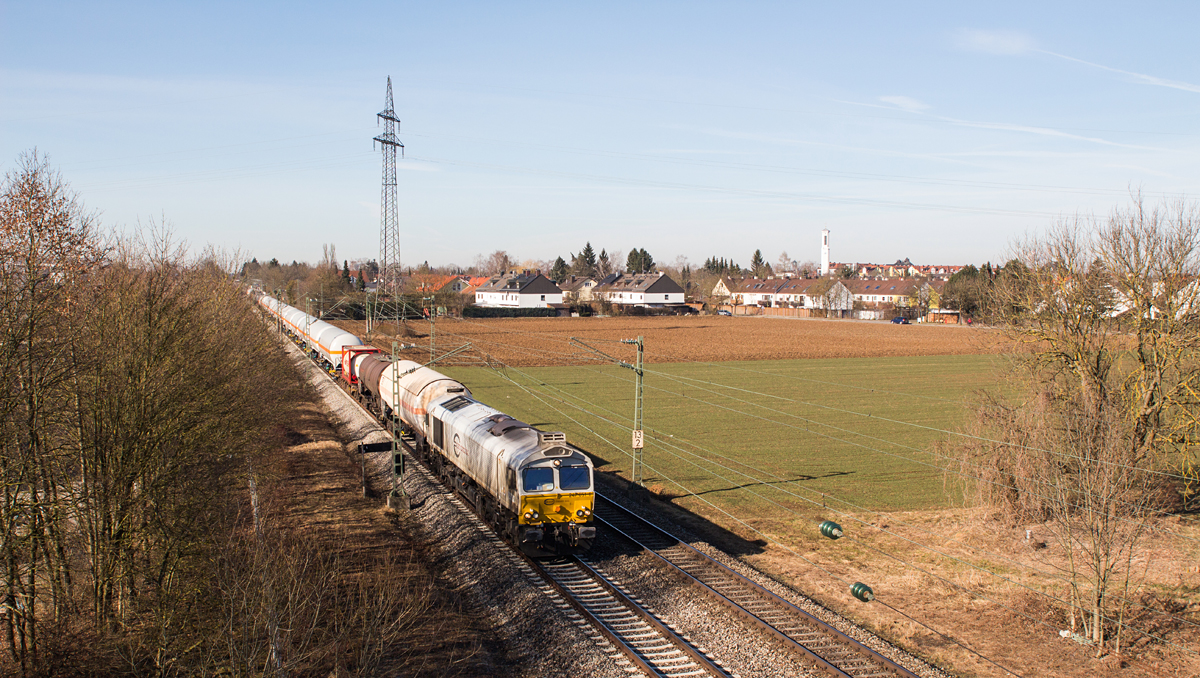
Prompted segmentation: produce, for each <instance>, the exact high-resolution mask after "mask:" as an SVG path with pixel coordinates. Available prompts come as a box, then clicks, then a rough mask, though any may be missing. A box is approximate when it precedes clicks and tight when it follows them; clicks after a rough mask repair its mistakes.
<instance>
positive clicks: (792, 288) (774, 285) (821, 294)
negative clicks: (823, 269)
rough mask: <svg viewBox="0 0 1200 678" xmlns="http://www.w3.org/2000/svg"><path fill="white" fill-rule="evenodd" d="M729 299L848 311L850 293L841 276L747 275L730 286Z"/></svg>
mask: <svg viewBox="0 0 1200 678" xmlns="http://www.w3.org/2000/svg"><path fill="white" fill-rule="evenodd" d="M731 298H732V300H733V301H732V303H734V304H735V305H743V306H775V307H791V308H807V309H823V310H830V311H849V310H851V309H852V308H853V307H854V295H853V293H851V292H850V290H849V288H847V287H846V284H845V283H843V281H841V280H832V281H831V280H830V279H829V278H770V279H767V280H760V279H758V278H747V279H746V280H743V281H742V282H741V283H740V284H738V285H737V287H735V288H734V290H733V294H732V297H731Z"/></svg>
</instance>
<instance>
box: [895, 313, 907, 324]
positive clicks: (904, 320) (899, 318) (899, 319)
mask: <svg viewBox="0 0 1200 678" xmlns="http://www.w3.org/2000/svg"><path fill="white" fill-rule="evenodd" d="M892 324H893V325H907V324H908V318H905V317H904V316H902V315H898V316H896V317H895V318H892Z"/></svg>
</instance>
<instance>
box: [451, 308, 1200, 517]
mask: <svg viewBox="0 0 1200 678" xmlns="http://www.w3.org/2000/svg"><path fill="white" fill-rule="evenodd" d="M514 332H518V333H522V334H531V335H534V336H547V337H548V336H552V335H539V334H538V333H532V332H521V331H519V330H514ZM458 336H460V337H465V335H458ZM610 341H611V340H610ZM489 343H495V344H498V345H502V346H506V347H508V348H514V349H520V350H530V349H529V348H528V347H524V346H519V345H515V344H505V343H503V342H496V341H491V342H489ZM563 355H567V354H565V353H564V354H563ZM578 355H582V356H585V357H587V358H590V359H593V360H594V359H595V358H593V357H592V356H591V355H589V354H578ZM646 371H650V372H652V373H655V374H658V375H660V376H665V377H667V378H668V379H671V378H672V376H673V375H670V374H668V373H664V372H658V371H653V370H646V369H645V368H643V372H646ZM704 383H711V382H704ZM713 385H717V384H713ZM648 388H651V389H656V390H662V391H664V392H665V393H669V394H671V395H676V396H679V397H683V398H687V399H689V400H694V401H696V402H699V403H703V404H707V405H710V406H716V405H714V404H713V403H712V402H711V401H708V400H702V399H699V398H693V397H691V396H687V395H686V394H682V393H676V392H674V391H668V390H666V389H662V388H661V387H656V386H653V385H651V386H649V387H648ZM700 390H707V389H703V388H701V389H700ZM709 392H710V393H713V394H714V395H718V396H720V397H725V398H730V399H731V400H734V401H736V402H740V403H743V404H746V405H751V406H754V407H762V406H760V405H758V404H757V403H751V402H749V401H745V400H741V399H737V398H733V397H732V396H728V395H725V394H720V393H716V392H713V391H709ZM752 393H753V392H752ZM759 395H768V394H759ZM773 397H777V396H773ZM784 400H787V399H786V398H784ZM792 402H798V401H792ZM799 404H805V403H803V402H800V403H799ZM716 407H721V406H716ZM723 409H729V410H730V411H732V412H737V413H740V414H745V415H746V416H751V417H756V418H759V419H762V420H764V421H770V422H772V423H776V424H779V425H783V426H789V427H790V428H795V429H797V430H801V429H800V428H799V427H797V426H790V425H788V424H784V423H783V422H777V421H775V420H773V419H769V418H766V417H761V416H760V415H755V414H748V413H743V412H741V411H740V410H734V409H731V408H723ZM765 409H768V411H770V412H772V413H775V414H780V415H782V416H787V417H793V418H796V419H800V420H802V421H804V422H805V423H806V424H812V425H816V426H823V427H827V428H832V429H834V430H837V431H839V432H841V433H846V434H849V435H855V436H860V437H864V438H867V439H868V440H872V441H875V442H879V443H884V444H887V445H892V446H895V447H898V448H900V449H907V450H911V451H913V452H918V453H924V454H928V455H930V456H934V457H939V458H942V459H945V460H947V461H950V462H951V463H953V464H962V463H964V462H962V460H958V459H955V458H953V457H949V456H947V455H943V454H938V453H936V452H932V451H930V450H926V449H921V448H917V447H912V446H909V445H903V444H900V443H897V442H895V441H893V440H888V439H884V438H878V437H876V436H870V435H868V434H864V433H859V432H857V431H853V430H850V429H844V428H841V427H837V426H833V425H831V424H826V423H823V422H819V421H816V420H813V419H809V418H807V417H802V416H800V415H795V414H792V413H788V412H782V411H779V410H774V409H770V408H765ZM852 413H853V412H852ZM856 414H857V413H856ZM866 416H868V417H870V416H871V415H869V414H868V415H866ZM878 419H883V420H887V419H886V418H883V417H879V418H878ZM892 421H896V420H892ZM802 430H804V431H806V432H808V433H812V434H814V435H818V436H821V437H824V438H827V439H830V440H833V441H836V442H840V443H843V444H849V445H854V446H857V447H861V448H863V449H866V450H870V451H873V452H877V453H879V454H884V455H887V456H892V457H896V458H898V459H902V460H907V461H911V462H913V463H917V464H920V465H923V466H928V467H930V468H933V469H936V470H938V471H940V472H942V473H954V474H956V475H959V476H962V477H964V478H968V479H972V480H976V481H979V482H984V483H987V484H991V485H996V486H998V487H1003V488H1005V489H1013V490H1018V488H1017V487H1015V486H1013V485H1005V484H1003V483H998V482H997V481H994V480H991V479H988V478H984V477H982V476H975V475H971V474H967V473H963V472H962V471H959V470H955V469H953V468H951V467H944V466H940V465H937V464H930V463H928V462H923V461H920V460H918V459H913V458H911V457H908V456H904V455H897V454H894V453H891V452H888V451H886V450H882V449H879V448H876V447H871V446H868V445H863V444H861V443H856V442H853V441H848V440H845V439H843V438H838V437H836V436H831V435H828V434H823V433H820V432H817V431H813V430H812V429H811V428H809V427H807V426H806V427H805V428H804V429H802ZM934 430H938V431H942V432H945V431H943V430H941V429H934ZM968 465H969V466H974V467H976V468H980V469H982V468H984V467H983V466H982V465H981V464H974V463H968ZM1015 477H1016V478H1018V479H1021V480H1026V481H1028V482H1032V483H1034V484H1035V485H1044V486H1047V487H1051V485H1050V484H1049V483H1048V482H1045V481H1042V480H1039V479H1034V478H1027V477H1024V476H1015ZM1026 492H1028V493H1029V494H1030V495H1031V496H1035V497H1038V498H1041V499H1047V500H1050V499H1051V498H1050V497H1046V496H1045V495H1041V494H1037V493H1035V492H1029V491H1026ZM1117 502H1118V503H1120V504H1123V505H1126V506H1134V505H1133V504H1131V503H1130V502H1125V501H1121V500H1117ZM1069 505H1070V506H1071V507H1073V508H1079V509H1083V508H1084V507H1082V506H1080V505H1079V504H1074V503H1070V504H1069ZM1137 507H1138V508H1142V507H1141V506H1140V505H1137ZM1158 512H1159V513H1160V514H1163V513H1165V511H1162V510H1158ZM1118 520H1120V521H1122V522H1129V523H1132V524H1135V525H1140V524H1141V523H1137V522H1136V521H1132V520H1130V519H1128V518H1123V517H1118ZM1150 529H1152V530H1153V531H1156V532H1159V533H1162V534H1168V535H1171V536H1174V537H1177V538H1180V539H1185V540H1191V541H1200V539H1197V538H1196V537H1192V536H1189V535H1184V534H1180V533H1177V532H1174V531H1172V530H1168V529H1166V528H1164V527H1162V526H1160V525H1150Z"/></svg>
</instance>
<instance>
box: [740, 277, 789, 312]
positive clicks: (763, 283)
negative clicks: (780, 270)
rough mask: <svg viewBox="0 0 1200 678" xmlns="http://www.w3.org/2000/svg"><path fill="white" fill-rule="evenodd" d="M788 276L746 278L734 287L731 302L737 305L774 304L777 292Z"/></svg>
mask: <svg viewBox="0 0 1200 678" xmlns="http://www.w3.org/2000/svg"><path fill="white" fill-rule="evenodd" d="M787 280H788V279H787V278H768V279H766V280H763V279H761V278H746V279H744V280H742V281H741V282H740V283H738V285H737V286H736V287H734V288H733V293H732V294H731V295H730V297H731V298H730V303H732V304H734V305H735V306H773V305H774V304H775V293H776V292H777V291H778V290H779V288H780V287H782V286H783V284H784V283H785V282H787Z"/></svg>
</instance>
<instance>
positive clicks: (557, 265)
mask: <svg viewBox="0 0 1200 678" xmlns="http://www.w3.org/2000/svg"><path fill="white" fill-rule="evenodd" d="M570 273H571V269H570V268H568V267H567V262H566V261H564V260H563V258H562V257H559V258H557V259H555V260H554V266H553V267H551V269H550V279H551V280H553V281H554V282H555V283H561V282H562V281H564V280H566V279H567V276H568V275H570Z"/></svg>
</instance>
